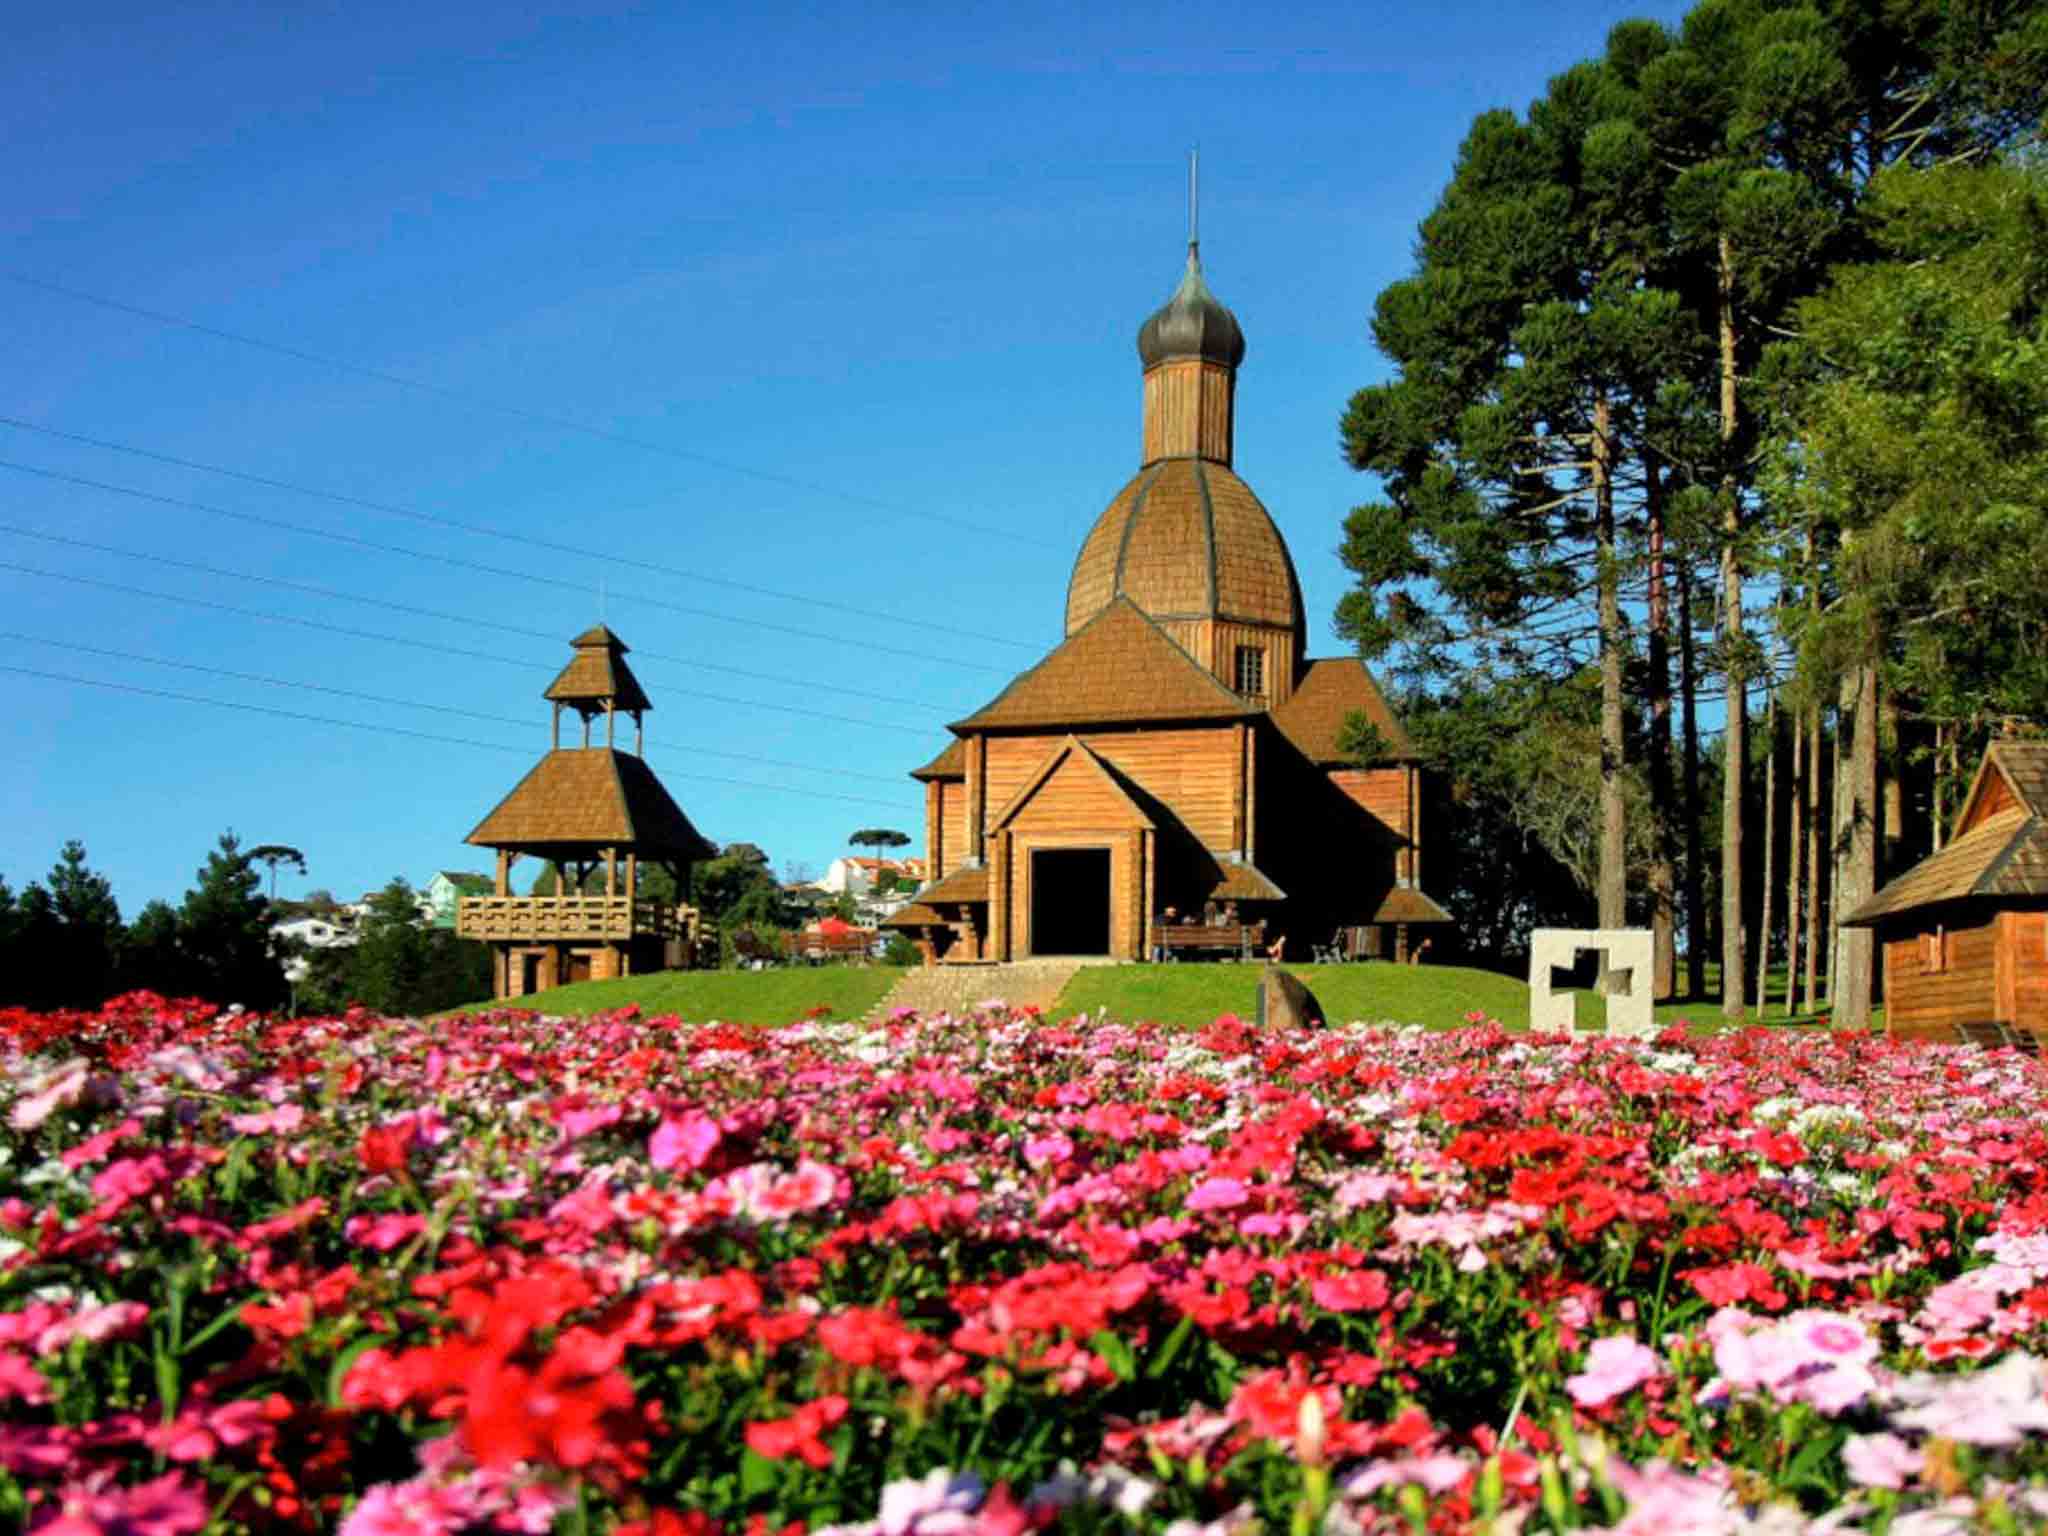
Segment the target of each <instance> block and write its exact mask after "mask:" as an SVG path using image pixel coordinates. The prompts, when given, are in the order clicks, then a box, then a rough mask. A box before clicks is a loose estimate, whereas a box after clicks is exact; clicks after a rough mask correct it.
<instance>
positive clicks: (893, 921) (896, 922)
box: [878, 901, 950, 928]
mask: <svg viewBox="0 0 2048 1536" xmlns="http://www.w3.org/2000/svg"><path fill="white" fill-rule="evenodd" d="M878 926H880V927H883V928H944V927H948V926H950V919H948V918H944V917H941V916H939V914H938V913H936V912H934V911H933V910H932V909H931V908H930V907H928V906H926V905H925V904H924V903H923V902H921V901H913V902H912V903H910V905H909V906H907V907H898V908H897V909H896V910H895V911H894V912H891V913H890V914H889V915H888V916H887V917H885V918H883V919H882V921H881V923H880V924H879V925H878Z"/></svg>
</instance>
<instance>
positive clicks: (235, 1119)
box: [228, 1104, 306, 1136]
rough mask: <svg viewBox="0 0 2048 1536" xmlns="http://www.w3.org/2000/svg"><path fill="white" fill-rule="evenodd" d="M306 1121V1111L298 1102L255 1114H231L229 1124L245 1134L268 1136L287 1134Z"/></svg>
mask: <svg viewBox="0 0 2048 1536" xmlns="http://www.w3.org/2000/svg"><path fill="white" fill-rule="evenodd" d="M305 1123H306V1112H305V1110H303V1109H301V1108H300V1107H299V1106H298V1105H296V1104H286V1105H284V1106H282V1107H281V1108H278V1109H269V1110H265V1111H263V1112H262V1113H261V1114H255V1115H229V1116H228V1124H229V1126H231V1127H232V1128H233V1129H235V1130H238V1131H240V1132H241V1133H242V1134H243V1135H244V1136H266V1135H270V1134H272V1133H275V1134H277V1135H280V1136H286V1135H289V1134H291V1133H292V1132H293V1131H296V1130H297V1129H298V1128H299V1127H300V1126H302V1125H304V1124H305Z"/></svg>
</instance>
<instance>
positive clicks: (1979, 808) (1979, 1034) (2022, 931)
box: [1842, 741, 2048, 1049]
mask: <svg viewBox="0 0 2048 1536" xmlns="http://www.w3.org/2000/svg"><path fill="white" fill-rule="evenodd" d="M1842 921H1843V923H1844V924H1846V925H1849V926H1852V927H1862V928H1873V929H1875V930H1876V931H1877V940H1878V943H1879V945H1880V946H1881V948H1882V952H1883V956H1884V1005H1885V1027H1886V1030H1887V1031H1888V1032H1889V1033H1890V1034H1891V1035H1893V1036H1894V1037H1895V1038H1903V1039H1919V1040H1956V1039H1974V1040H1981V1041H1987V1042H2005V1041H2010V1042H2012V1043H2015V1044H2024V1045H2028V1046H2030V1047H2032V1048H2035V1049H2038V1048H2039V1047H2040V1046H2041V1045H2042V1044H2044V1043H2048V741H1994V742H1993V743H1992V744H1991V745H1990V746H1989V747H1988V748H1987V749H1986V750H1985V753H1984V761H1983V762H1982V763H1980V764H1979V765H1978V768H1977V776H1976V778H1975V779H1973V780H1972V781H1971V783H1970V790H1969V793H1968V794H1967V795H1966V796H1965V797H1964V800H1963V808H1962V811H1961V812H1960V813H1959V814H1958V815H1957V817H1956V823H1955V830H1954V832H1953V833H1952V834H1951V835H1950V837H1949V841H1948V844H1947V846H1946V847H1944V848H1942V849H1941V851H1940V852H1938V853H1936V854H1933V855H1931V856H1930V857H1928V858H1925V859H1922V860H1921V861H1920V862H1919V863H1918V864H1915V865H1914V866H1913V867H1912V868H1911V869H1909V870H1907V871H1906V872H1905V873H1904V874H1903V875H1900V876H1899V877H1898V879H1896V880H1893V881H1891V882H1890V883H1889V884H1888V885H1886V886H1885V887H1884V889H1882V890H1880V891H1879V892H1878V893H1877V894H1876V895H1874V896H1872V897H1871V898H1870V900H1868V901H1866V902H1864V903H1863V905H1862V906H1860V907H1858V908H1857V909H1856V910H1855V911H1853V912H1851V913H1850V914H1849V915H1848V916H1847V917H1845V918H1843V919H1842Z"/></svg>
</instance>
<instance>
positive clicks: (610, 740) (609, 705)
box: [604, 699, 619, 748]
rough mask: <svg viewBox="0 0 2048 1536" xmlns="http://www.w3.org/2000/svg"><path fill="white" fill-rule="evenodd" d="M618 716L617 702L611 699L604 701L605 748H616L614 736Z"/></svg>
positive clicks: (616, 742)
mask: <svg viewBox="0 0 2048 1536" xmlns="http://www.w3.org/2000/svg"><path fill="white" fill-rule="evenodd" d="M618 715H619V711H618V705H617V702H616V701H615V700H612V699H606V700H605V701H604V744H605V746H606V747H607V748H611V747H616V746H617V745H618V741H617V738H616V736H615V734H614V731H615V724H616V721H617V720H618Z"/></svg>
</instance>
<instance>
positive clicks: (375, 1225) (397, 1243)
mask: <svg viewBox="0 0 2048 1536" xmlns="http://www.w3.org/2000/svg"><path fill="white" fill-rule="evenodd" d="M426 1230H427V1219H426V1217H424V1216H418V1215H414V1214H411V1213H410V1212H398V1211H385V1212H383V1213H382V1214H380V1215H376V1216H351V1217H350V1218H349V1219H348V1224H347V1225H346V1226H344V1227H343V1228H342V1231H343V1233H344V1234H345V1235H346V1236H347V1237H348V1240H349V1241H350V1242H352V1243H361V1244H362V1245H363V1246H364V1247H365V1248H368V1249H369V1250H370V1251H371V1252H373V1253H389V1252H391V1250H392V1249H394V1248H400V1247H403V1246H404V1245H405V1244H407V1243H409V1242H411V1241H412V1240H413V1239H414V1238H415V1237H418V1236H419V1235H420V1233H422V1232H424V1231H426Z"/></svg>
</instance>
